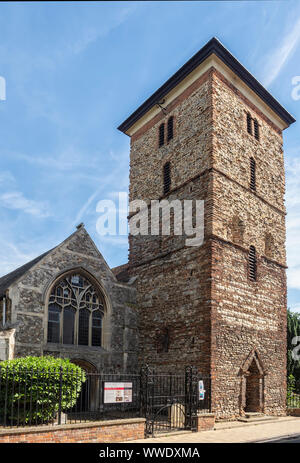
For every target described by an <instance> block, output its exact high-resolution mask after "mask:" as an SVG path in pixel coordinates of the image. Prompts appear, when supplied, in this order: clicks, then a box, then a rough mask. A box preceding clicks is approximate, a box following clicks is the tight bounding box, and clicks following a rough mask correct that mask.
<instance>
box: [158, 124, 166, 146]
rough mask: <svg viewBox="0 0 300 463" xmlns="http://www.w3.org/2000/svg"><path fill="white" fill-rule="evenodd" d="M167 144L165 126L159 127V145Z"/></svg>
mask: <svg viewBox="0 0 300 463" xmlns="http://www.w3.org/2000/svg"><path fill="white" fill-rule="evenodd" d="M164 143H165V124H161V125H160V126H159V135H158V145H159V146H163V145H164Z"/></svg>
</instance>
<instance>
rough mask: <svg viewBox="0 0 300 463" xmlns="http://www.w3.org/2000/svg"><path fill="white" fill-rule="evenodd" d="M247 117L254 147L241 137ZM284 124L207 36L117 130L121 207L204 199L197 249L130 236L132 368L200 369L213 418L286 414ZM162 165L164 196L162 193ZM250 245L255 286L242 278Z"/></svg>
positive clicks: (284, 116)
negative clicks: (125, 157)
mask: <svg viewBox="0 0 300 463" xmlns="http://www.w3.org/2000/svg"><path fill="white" fill-rule="evenodd" d="M158 103H159V105H158ZM162 107H163V110H162ZM248 112H249V113H250V115H251V117H252V118H253V119H256V120H257V122H258V125H259V140H257V139H256V138H255V137H254V136H253V135H250V134H249V133H248V131H247V113H248ZM170 116H173V117H174V137H173V139H172V140H170V141H169V142H165V144H164V145H163V146H161V147H159V144H158V135H159V126H160V125H161V124H162V123H163V122H164V123H165V124H166V125H165V127H167V121H168V118H169V117H170ZM293 122H294V119H293V117H292V116H290V114H289V113H287V111H285V110H284V109H283V108H282V106H280V104H279V103H278V102H276V100H274V98H273V97H272V96H271V95H270V94H269V93H268V92H267V91H266V90H265V89H264V88H263V87H262V86H261V85H260V84H259V83H258V82H257V81H256V80H255V78H254V77H253V76H252V75H251V74H250V73H249V72H248V71H247V70H245V68H243V66H242V65H241V64H240V63H239V62H238V61H237V60H236V59H235V58H234V57H233V56H232V55H231V54H230V53H229V52H228V50H226V49H225V48H224V47H223V46H222V45H221V44H220V42H219V41H218V40H217V39H212V40H211V41H210V42H209V43H208V44H207V45H206V46H205V47H203V49H201V50H200V52H198V53H197V54H196V55H195V56H194V57H193V58H192V59H191V60H190V61H189V62H188V63H186V64H185V65H184V66H183V67H182V68H181V69H180V70H179V71H178V72H177V73H176V74H175V75H174V76H172V77H171V78H170V79H169V80H168V81H167V82H166V84H164V85H163V86H162V87H160V89H159V90H158V91H157V92H156V93H155V94H154V95H152V97H150V98H149V99H148V100H147V101H146V102H145V103H144V104H143V105H141V106H140V107H139V108H138V109H137V110H136V111H135V112H134V113H133V114H132V115H131V116H130V117H129V118H128V119H127V120H126V121H125V122H124V123H123V124H122V125H121V126H120V127H119V129H120V130H121V131H122V132H124V133H126V134H127V135H129V136H130V137H131V153H130V200H131V201H132V200H135V199H142V200H144V201H146V202H147V203H148V204H149V202H150V200H153V199H162V198H164V199H170V200H172V199H180V200H183V199H203V200H205V239H204V243H203V245H202V246H201V247H187V246H185V242H184V237H178V236H174V235H171V236H130V237H129V243H130V254H129V272H130V274H131V275H134V276H137V280H136V288H137V307H138V310H139V335H140V346H141V347H140V361H141V362H143V363H145V362H146V363H148V364H150V365H153V366H155V367H156V368H157V369H160V370H162V371H165V370H169V371H179V370H181V369H183V368H184V366H185V365H190V364H193V365H196V366H197V367H198V370H199V371H201V372H203V373H204V374H207V373H210V374H211V377H212V411H213V412H215V414H216V417H217V418H219V419H220V418H226V419H231V418H234V417H236V416H239V415H244V414H245V411H248V412H250V411H251V412H261V413H265V414H268V415H284V414H285V413H286V405H285V402H286V292H287V290H286V254H285V239H286V238H285V214H286V211H285V206H284V192H285V177H284V160H283V140H282V131H283V129H284V128H286V127H288V126H289V125H290V124H291V123H293ZM251 157H253V158H254V159H255V162H256V190H255V191H253V190H252V189H251V188H250V158H251ZM167 161H169V162H170V165H171V190H170V192H169V193H167V194H165V195H164V194H163V165H164V164H165V162H167ZM251 245H252V246H254V247H255V248H256V256H257V279H256V281H251V279H250V277H249V267H248V266H249V264H248V262H249V260H248V254H249V247H250V246H251Z"/></svg>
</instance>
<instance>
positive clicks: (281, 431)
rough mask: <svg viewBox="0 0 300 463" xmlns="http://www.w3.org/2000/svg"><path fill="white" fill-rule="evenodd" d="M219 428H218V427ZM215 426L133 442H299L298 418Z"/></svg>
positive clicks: (299, 419)
mask: <svg viewBox="0 0 300 463" xmlns="http://www.w3.org/2000/svg"><path fill="white" fill-rule="evenodd" d="M218 426H219V427H218ZM228 426H231V427H230V428H226V424H225V423H220V424H219V425H218V423H217V424H216V429H215V430H213V431H202V432H183V433H178V434H174V435H169V436H162V437H156V438H151V439H139V440H136V441H130V443H133V442H144V443H147V444H151V443H152V442H157V443H181V444H182V443H194V444H196V443H217V442H218V443H230V442H233V443H237V442H263V441H268V440H272V441H273V442H275V441H277V442H289V443H292V442H293V439H291V437H293V438H295V440H294V442H300V417H292V416H289V417H281V418H278V419H277V420H274V421H272V422H269V423H266V422H264V423H256V424H254V423H253V424H252V423H251V424H249V423H247V424H243V423H239V422H234V423H230V424H228Z"/></svg>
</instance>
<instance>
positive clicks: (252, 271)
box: [249, 246, 257, 281]
mask: <svg viewBox="0 0 300 463" xmlns="http://www.w3.org/2000/svg"><path fill="white" fill-rule="evenodd" d="M256 277H257V268H256V250H255V247H254V246H250V249H249V278H250V280H251V281H256Z"/></svg>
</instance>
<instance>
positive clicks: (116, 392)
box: [104, 382, 132, 404]
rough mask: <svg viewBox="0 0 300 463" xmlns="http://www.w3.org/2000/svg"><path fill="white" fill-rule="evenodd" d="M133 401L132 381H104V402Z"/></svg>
mask: <svg viewBox="0 0 300 463" xmlns="http://www.w3.org/2000/svg"><path fill="white" fill-rule="evenodd" d="M128 402H132V383H117V382H113V383H107V382H105V383H104V403H105V404H119V403H128Z"/></svg>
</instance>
